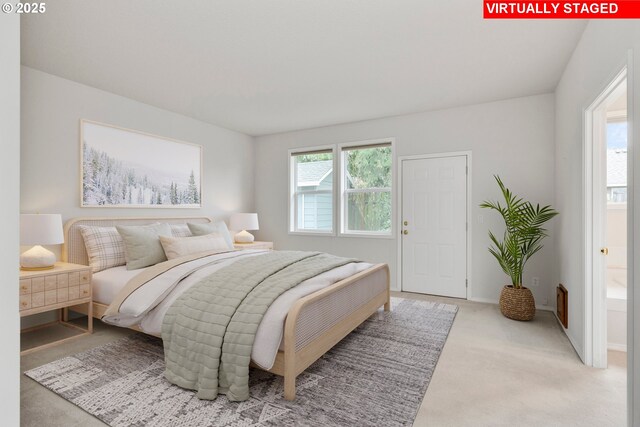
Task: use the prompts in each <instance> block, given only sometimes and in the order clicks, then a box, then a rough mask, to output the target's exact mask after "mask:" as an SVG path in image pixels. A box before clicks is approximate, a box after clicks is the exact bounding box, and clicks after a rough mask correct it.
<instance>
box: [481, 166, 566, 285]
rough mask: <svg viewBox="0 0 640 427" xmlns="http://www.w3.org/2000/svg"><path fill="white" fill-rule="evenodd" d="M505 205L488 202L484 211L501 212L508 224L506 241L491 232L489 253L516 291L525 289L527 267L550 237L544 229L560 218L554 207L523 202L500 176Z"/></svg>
mask: <svg viewBox="0 0 640 427" xmlns="http://www.w3.org/2000/svg"><path fill="white" fill-rule="evenodd" d="M494 178H495V179H496V182H497V183H498V186H499V187H500V191H501V192H502V197H503V199H504V204H501V203H500V202H492V201H484V202H482V203H481V204H480V207H481V208H485V209H492V210H495V211H496V212H498V213H499V214H500V215H501V216H502V219H503V220H504V224H505V231H504V236H503V238H502V241H500V240H498V238H496V236H495V235H494V234H493V233H492V232H491V231H489V239H490V240H491V242H492V243H493V245H492V246H490V247H489V252H490V253H491V255H493V256H494V258H495V259H496V260H497V261H498V264H499V265H500V267H501V268H502V271H504V272H505V274H507V275H508V276H509V277H510V278H511V283H512V284H513V286H514V287H516V288H521V287H522V274H523V271H524V266H525V264H526V263H527V261H529V259H531V257H532V256H533V255H535V254H536V253H538V252H539V251H540V250H541V249H542V248H543V246H542V240H543V239H544V238H545V237H547V230H546V229H545V228H543V225H544V224H545V223H547V222H548V221H549V220H551V219H552V218H553V217H554V216H556V215H558V212H557V211H555V210H554V209H553V208H552V207H551V206H542V207H541V206H540V204H537V205H535V206H534V205H533V204H532V203H531V202H528V201H525V200H524V199H523V198H521V197H518V196H516V195H515V194H513V192H511V190H509V189H508V188H507V187H506V186H505V185H504V183H503V182H502V180H501V179H500V177H499V176H497V175H494Z"/></svg>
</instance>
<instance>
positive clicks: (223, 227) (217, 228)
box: [187, 221, 233, 249]
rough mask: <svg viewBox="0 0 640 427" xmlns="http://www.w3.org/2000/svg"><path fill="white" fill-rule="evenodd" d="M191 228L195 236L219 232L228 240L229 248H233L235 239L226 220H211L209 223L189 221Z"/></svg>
mask: <svg viewBox="0 0 640 427" xmlns="http://www.w3.org/2000/svg"><path fill="white" fill-rule="evenodd" d="M187 225H188V226H189V230H191V234H193V235H194V236H204V235H205V234H211V233H218V234H219V235H220V236H222V237H223V238H224V240H225V242H227V245H228V246H229V249H233V239H231V234H229V229H228V228H227V224H225V223H224V221H216V222H210V223H208V224H192V223H188V224H187Z"/></svg>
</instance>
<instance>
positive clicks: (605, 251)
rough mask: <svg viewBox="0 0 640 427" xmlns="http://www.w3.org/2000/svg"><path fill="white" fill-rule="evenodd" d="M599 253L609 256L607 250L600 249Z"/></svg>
mask: <svg viewBox="0 0 640 427" xmlns="http://www.w3.org/2000/svg"><path fill="white" fill-rule="evenodd" d="M600 252H602V253H603V254H605V255H609V248H602V249H600Z"/></svg>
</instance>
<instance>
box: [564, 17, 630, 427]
mask: <svg viewBox="0 0 640 427" xmlns="http://www.w3.org/2000/svg"><path fill="white" fill-rule="evenodd" d="M629 49H632V50H633V55H634V59H633V64H632V68H631V69H630V75H629V80H628V83H629V90H630V95H631V96H630V100H629V101H630V103H629V105H630V106H631V108H630V109H629V122H630V128H631V129H632V138H631V140H630V144H629V146H630V153H631V156H632V160H631V164H632V166H633V167H632V168H631V169H630V171H631V172H630V173H631V178H632V179H630V183H631V186H632V187H633V188H632V189H631V193H630V205H631V209H632V214H630V216H629V227H630V228H631V230H632V231H633V235H634V239H633V243H632V246H631V247H630V248H629V250H630V252H629V256H628V259H629V261H630V264H629V268H630V270H631V271H630V276H629V281H628V284H629V286H628V288H627V289H628V298H629V304H630V306H629V307H630V310H629V312H628V314H629V322H632V323H633V326H634V327H633V328H630V330H632V331H634V332H633V334H634V335H632V336H630V337H629V338H630V339H629V340H628V346H629V348H633V349H634V351H632V352H631V351H630V352H629V357H630V359H629V361H630V363H629V365H628V370H629V378H630V382H629V391H630V393H629V399H630V400H629V408H630V409H632V410H633V411H632V415H631V416H632V418H631V419H630V420H629V425H640V400H639V399H635V398H634V396H635V392H634V385H636V387H640V373H639V372H638V371H637V370H636V369H635V368H634V366H640V359H639V358H640V351H635V347H634V343H635V342H640V341H639V340H638V338H639V335H638V334H640V319H637V318H634V315H633V312H632V310H631V308H636V309H637V308H638V305H639V304H640V301H636V297H635V296H634V293H635V291H634V290H635V288H636V287H637V286H638V283H637V282H638V280H637V279H636V278H635V277H634V276H633V270H636V271H640V270H638V267H639V266H638V260H637V259H636V258H634V257H633V253H635V252H636V251H638V250H639V249H640V248H639V247H638V245H640V221H639V218H638V215H640V209H638V207H637V202H635V200H640V199H639V197H640V174H637V173H635V172H633V171H634V170H638V169H637V167H638V165H640V150H634V149H633V144H634V142H635V141H640V130H639V129H640V128H639V127H638V125H637V124H638V123H640V117H639V116H640V109H639V108H637V107H636V109H635V110H634V109H633V106H634V105H635V106H638V105H640V90H639V89H638V82H640V62H639V59H638V58H639V55H640V25H638V22H637V21H633V20H629V21H624V20H616V21H601V20H596V21H590V22H589V24H588V25H587V28H586V29H585V31H584V34H583V36H582V38H581V40H580V42H579V43H578V46H577V47H576V50H575V52H574V53H573V56H572V58H571V60H570V61H569V63H568V64H567V67H566V69H565V71H564V74H563V76H562V79H561V80H560V83H559V84H558V87H557V89H556V123H557V125H556V204H557V206H558V209H559V210H560V211H561V212H563V215H562V216H561V217H560V218H559V221H558V224H557V225H558V227H557V230H558V232H557V234H556V237H557V239H556V241H557V245H556V246H557V254H558V257H557V280H558V281H560V282H562V283H563V284H564V285H565V286H566V287H567V289H568V291H569V329H568V330H567V335H568V336H569V338H570V339H571V341H572V342H573V344H574V346H575V348H576V351H577V352H578V354H579V355H580V356H581V357H583V358H584V325H585V324H584V289H583V283H584V282H583V277H584V273H583V269H584V266H583V259H582V254H583V247H584V242H583V240H582V238H581V236H582V235H583V229H582V216H583V201H584V199H583V194H582V184H583V183H582V154H583V149H582V133H583V129H582V114H583V109H584V108H586V107H588V106H589V104H591V102H592V101H593V100H594V99H595V97H596V96H597V95H598V94H599V93H600V92H602V90H604V88H605V86H606V84H607V83H608V82H609V81H611V79H612V78H613V77H614V75H615V74H616V73H617V71H619V70H620V68H621V67H622V65H623V64H624V63H625V61H626V58H627V53H628V50H629ZM634 85H635V90H634ZM631 260H633V261H631ZM631 262H633V264H631ZM631 267H633V269H632V268H631ZM631 362H633V363H631Z"/></svg>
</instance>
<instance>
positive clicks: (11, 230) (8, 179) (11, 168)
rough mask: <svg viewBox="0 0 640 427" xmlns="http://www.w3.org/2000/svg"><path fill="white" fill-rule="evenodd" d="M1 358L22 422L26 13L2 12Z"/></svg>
mask: <svg viewBox="0 0 640 427" xmlns="http://www.w3.org/2000/svg"><path fill="white" fill-rule="evenodd" d="M0 58H2V60H1V61H0V144H1V145H2V155H1V156H0V183H1V184H0V200H2V203H0V222H1V223H2V225H3V227H2V232H1V234H0V271H1V272H2V279H3V283H2V284H3V286H0V301H2V303H1V305H2V309H1V310H0V324H2V328H0V342H1V343H2V345H0V360H2V384H1V385H0V402H2V405H1V406H2V424H3V425H6V426H17V425H19V424H20V406H19V405H20V393H19V390H20V334H19V333H18V331H19V328H20V325H19V317H18V286H17V284H18V268H17V267H18V244H19V237H18V234H19V232H18V230H19V216H18V215H19V212H20V211H19V205H20V193H19V186H18V185H17V184H18V181H19V179H20V15H17V14H4V13H3V14H1V15H0Z"/></svg>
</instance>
